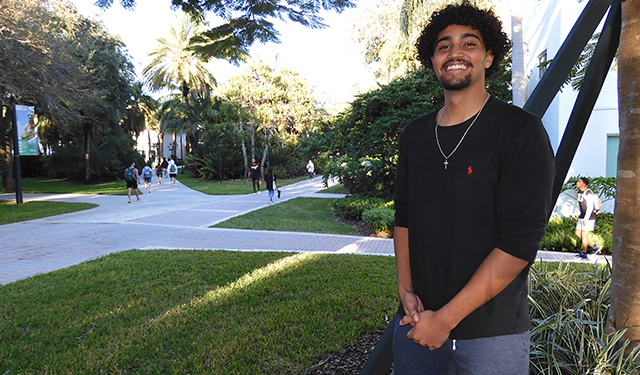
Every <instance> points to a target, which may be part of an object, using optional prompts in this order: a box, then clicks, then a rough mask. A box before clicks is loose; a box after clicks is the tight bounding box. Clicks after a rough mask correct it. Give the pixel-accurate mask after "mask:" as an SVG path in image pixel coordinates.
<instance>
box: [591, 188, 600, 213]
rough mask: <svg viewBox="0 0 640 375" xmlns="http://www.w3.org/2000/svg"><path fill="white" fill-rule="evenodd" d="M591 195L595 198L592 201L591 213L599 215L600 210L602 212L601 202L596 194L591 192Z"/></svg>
mask: <svg viewBox="0 0 640 375" xmlns="http://www.w3.org/2000/svg"><path fill="white" fill-rule="evenodd" d="M591 193H592V194H593V196H594V197H595V200H594V201H593V212H595V213H596V214H597V213H600V210H602V201H601V200H600V197H599V196H598V194H596V193H594V192H591Z"/></svg>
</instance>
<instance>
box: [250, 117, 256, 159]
mask: <svg viewBox="0 0 640 375" xmlns="http://www.w3.org/2000/svg"><path fill="white" fill-rule="evenodd" d="M256 127H257V126H256V125H255V124H253V123H251V124H249V135H250V136H251V159H255V158H256Z"/></svg>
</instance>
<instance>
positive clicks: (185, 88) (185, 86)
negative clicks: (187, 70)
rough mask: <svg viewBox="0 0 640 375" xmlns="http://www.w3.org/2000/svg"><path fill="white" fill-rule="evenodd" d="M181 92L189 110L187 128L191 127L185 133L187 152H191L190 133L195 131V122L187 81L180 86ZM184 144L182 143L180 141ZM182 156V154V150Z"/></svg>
mask: <svg viewBox="0 0 640 375" xmlns="http://www.w3.org/2000/svg"><path fill="white" fill-rule="evenodd" d="M180 90H181V91H182V99H183V100H184V107H185V108H186V110H187V126H188V127H189V131H187V132H185V134H186V137H185V142H186V147H187V152H190V151H191V143H192V140H191V139H190V135H189V134H190V133H191V132H192V131H193V120H192V119H191V104H190V103H189V91H190V90H189V85H188V84H187V82H186V81H184V80H183V81H182V85H181V86H180ZM180 143H182V141H180ZM180 154H182V150H180Z"/></svg>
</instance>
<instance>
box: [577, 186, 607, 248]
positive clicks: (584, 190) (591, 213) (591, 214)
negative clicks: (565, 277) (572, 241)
mask: <svg viewBox="0 0 640 375" xmlns="http://www.w3.org/2000/svg"><path fill="white" fill-rule="evenodd" d="M589 182H590V181H589V179H588V178H587V177H580V178H579V179H578V182H576V186H577V187H578V190H579V191H578V206H580V216H579V217H578V221H577V222H576V236H578V238H580V240H581V242H582V251H580V252H579V253H578V254H577V256H578V257H580V258H582V259H588V258H589V257H588V252H587V249H588V248H589V246H591V247H592V248H593V252H594V253H595V254H598V253H600V252H601V251H602V246H599V245H596V244H595V242H593V240H592V239H591V238H590V236H589V234H590V233H591V232H593V231H594V229H595V227H596V210H595V206H596V204H595V203H596V194H595V193H594V192H593V191H591V189H589V188H588V186H589Z"/></svg>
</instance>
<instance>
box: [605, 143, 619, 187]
mask: <svg viewBox="0 0 640 375" xmlns="http://www.w3.org/2000/svg"><path fill="white" fill-rule="evenodd" d="M619 145H620V135H619V134H607V171H606V173H607V177H616V174H617V173H618V146H619Z"/></svg>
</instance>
